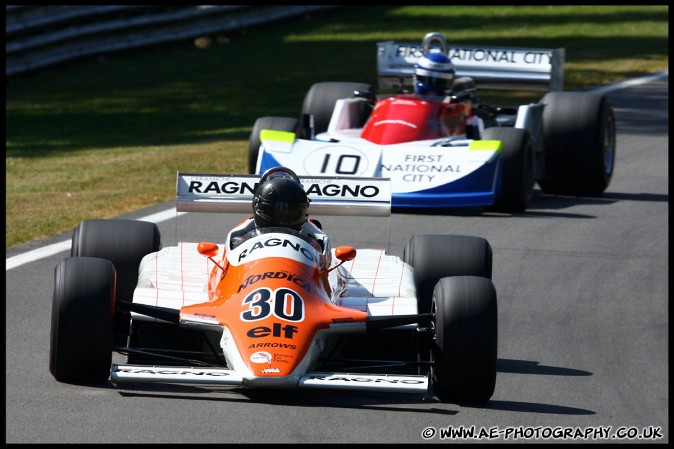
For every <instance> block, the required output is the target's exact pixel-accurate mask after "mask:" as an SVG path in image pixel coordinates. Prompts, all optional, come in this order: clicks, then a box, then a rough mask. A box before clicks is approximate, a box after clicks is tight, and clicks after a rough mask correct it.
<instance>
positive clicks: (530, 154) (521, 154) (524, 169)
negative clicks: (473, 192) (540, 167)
mask: <svg viewBox="0 0 674 449" xmlns="http://www.w3.org/2000/svg"><path fill="white" fill-rule="evenodd" d="M482 139H484V140H500V141H501V143H502V147H501V161H502V162H501V190H500V192H499V195H498V197H497V198H496V201H495V202H494V205H493V206H492V208H493V209H494V210H496V211H499V212H508V213H516V212H523V211H525V210H526V209H527V207H529V203H530V202H531V198H532V197H533V192H534V184H535V183H536V180H535V179H534V146H533V142H532V140H531V136H530V135H529V131H527V130H526V129H521V128H511V127H494V128H487V129H485V130H484V134H483V136H482Z"/></svg>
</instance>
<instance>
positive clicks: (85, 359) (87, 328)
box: [49, 257, 115, 384]
mask: <svg viewBox="0 0 674 449" xmlns="http://www.w3.org/2000/svg"><path fill="white" fill-rule="evenodd" d="M114 309H115V267H114V265H113V264H112V262H111V261H109V260H104V259H98V258H93V257H67V258H65V259H62V260H61V261H60V262H59V263H58V264H57V265H56V268H55V270H54V292H53V297H52V315H51V335H50V347H49V371H50V372H51V373H52V375H53V376H54V378H55V379H56V380H58V381H59V382H66V383H75V384H98V383H104V382H106V381H107V380H108V377H109V376H110V365H111V363H112V343H113V341H112V340H113V322H114Z"/></svg>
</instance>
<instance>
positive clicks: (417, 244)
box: [402, 234, 492, 313]
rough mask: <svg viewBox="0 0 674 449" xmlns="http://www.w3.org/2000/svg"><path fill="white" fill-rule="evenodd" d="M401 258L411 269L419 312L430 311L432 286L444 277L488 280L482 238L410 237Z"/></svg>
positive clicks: (488, 267) (489, 269)
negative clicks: (482, 278) (472, 277)
mask: <svg viewBox="0 0 674 449" xmlns="http://www.w3.org/2000/svg"><path fill="white" fill-rule="evenodd" d="M402 259H403V261H404V262H406V263H408V264H410V265H412V267H413V268H414V283H415V285H416V288H417V297H418V298H419V313H428V312H430V310H431V300H432V297H433V288H434V287H435V284H436V283H437V282H438V281H439V280H440V279H441V278H444V277H448V276H480V277H485V278H487V279H491V274H492V249H491V245H489V242H488V241H487V240H485V239H483V238H482V237H473V236H466V235H432V234H423V235H414V236H412V237H411V238H410V239H409V240H408V241H407V243H406V244H405V248H404V249H403V256H402Z"/></svg>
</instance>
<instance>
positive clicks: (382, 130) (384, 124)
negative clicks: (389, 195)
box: [361, 94, 472, 145]
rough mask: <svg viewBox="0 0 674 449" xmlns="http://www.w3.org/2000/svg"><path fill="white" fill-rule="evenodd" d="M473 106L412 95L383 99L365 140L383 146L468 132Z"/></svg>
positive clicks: (373, 113) (366, 129)
mask: <svg viewBox="0 0 674 449" xmlns="http://www.w3.org/2000/svg"><path fill="white" fill-rule="evenodd" d="M471 116H472V107H471V104H470V103H466V102H464V103H445V102H443V101H430V100H424V99H420V98H419V97H417V96H415V95H411V94H405V95H398V96H396V97H390V98H386V99H384V100H380V101H378V102H377V104H376V105H375V108H374V110H373V111H372V114H371V115H370V119H369V120H368V122H367V123H366V124H365V127H364V128H363V132H362V134H361V137H362V138H363V139H365V140H369V141H370V142H372V143H376V144H379V145H391V144H395V143H404V142H413V141H417V140H430V139H439V138H443V137H449V136H455V135H461V134H465V133H466V122H467V120H468V119H469V118H470V117H471Z"/></svg>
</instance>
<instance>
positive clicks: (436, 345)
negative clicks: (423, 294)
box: [431, 276, 498, 403]
mask: <svg viewBox="0 0 674 449" xmlns="http://www.w3.org/2000/svg"><path fill="white" fill-rule="evenodd" d="M432 311H433V313H434V319H433V326H434V334H435V339H434V341H433V343H432V344H431V360H432V368H431V376H432V384H433V391H434V392H435V394H436V395H437V396H438V398H440V400H442V401H443V402H453V403H470V402H486V401H488V400H489V399H490V398H491V396H492V395H493V394H494V389H495V386H496V357H497V345H498V320H497V306H496V289H495V288H494V284H493V283H492V282H491V281H490V280H489V279H487V278H483V277H476V276H456V277H448V278H443V279H440V281H439V282H438V283H437V284H436V286H435V289H434V291H433V310H432Z"/></svg>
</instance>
